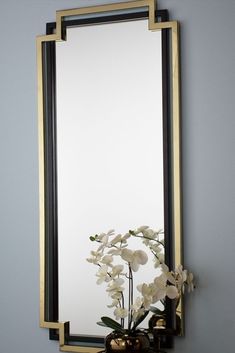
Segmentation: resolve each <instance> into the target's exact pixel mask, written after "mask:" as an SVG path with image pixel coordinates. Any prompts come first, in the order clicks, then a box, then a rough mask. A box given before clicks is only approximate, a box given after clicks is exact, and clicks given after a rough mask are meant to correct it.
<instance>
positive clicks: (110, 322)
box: [101, 316, 125, 333]
mask: <svg viewBox="0 0 235 353" xmlns="http://www.w3.org/2000/svg"><path fill="white" fill-rule="evenodd" d="M101 320H102V322H103V324H104V325H105V326H106V327H110V328H111V329H113V330H115V331H119V332H123V333H124V332H125V330H124V329H123V327H122V326H121V325H120V324H119V322H117V321H115V320H113V319H111V318H110V317H108V316H102V317H101Z"/></svg>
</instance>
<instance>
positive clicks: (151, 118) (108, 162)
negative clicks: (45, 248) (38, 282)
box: [56, 20, 164, 336]
mask: <svg viewBox="0 0 235 353" xmlns="http://www.w3.org/2000/svg"><path fill="white" fill-rule="evenodd" d="M56 68H57V69H56V82H57V86H56V91H57V161H58V162H57V171H58V172H57V178H58V244H59V320H60V321H70V332H71V333H72V334H76V333H78V332H79V333H81V334H84V335H89V334H90V333H91V332H92V334H94V335H95V336H97V335H105V334H106V333H107V331H105V329H104V328H103V327H100V326H98V325H97V324H96V322H97V321H99V320H100V317H101V316H102V315H106V316H110V315H111V313H112V312H111V311H112V309H108V308H107V304H108V296H106V295H104V287H103V286H97V285H96V280H95V272H94V268H93V267H92V266H91V265H90V264H89V263H88V262H87V261H86V258H87V257H88V256H89V253H90V250H91V249H92V244H91V243H90V241H89V236H90V235H92V234H96V233H101V232H103V231H105V232H106V231H108V230H109V229H112V228H114V229H115V230H116V231H117V232H120V233H123V232H126V231H128V230H129V229H134V228H137V227H138V226H139V225H143V224H147V225H149V226H151V227H152V228H154V229H163V228H164V201H163V124H162V120H163V118H162V38H161V31H155V32H152V31H149V30H148V21H147V20H136V21H130V22H122V23H112V24H98V25H93V26H84V27H72V28H68V29H67V40H66V41H65V42H57V43H56ZM132 246H133V248H134V249H139V248H141V247H143V246H144V245H143V244H142V243H141V242H140V241H138V240H136V244H133V245H132ZM149 258H150V259H149V266H143V269H142V271H140V272H138V273H137V277H136V283H141V282H143V281H147V282H151V281H152V279H153V278H154V277H155V276H156V270H155V269H154V268H153V266H152V263H151V261H152V256H151V253H150V254H149ZM81 274H82V275H81ZM88 297H89V298H90V300H87V298H88Z"/></svg>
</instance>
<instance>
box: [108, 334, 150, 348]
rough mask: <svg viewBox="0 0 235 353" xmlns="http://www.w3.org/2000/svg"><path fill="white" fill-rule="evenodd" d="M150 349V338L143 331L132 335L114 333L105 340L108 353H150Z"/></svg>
mask: <svg viewBox="0 0 235 353" xmlns="http://www.w3.org/2000/svg"><path fill="white" fill-rule="evenodd" d="M149 349H150V340H149V337H148V335H147V333H144V332H141V331H137V332H134V333H132V334H131V335H129V334H122V333H119V332H112V333H110V334H109V335H108V336H107V337H106V339H105V352H106V353H121V352H122V353H148V352H149Z"/></svg>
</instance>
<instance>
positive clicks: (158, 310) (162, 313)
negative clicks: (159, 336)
mask: <svg viewBox="0 0 235 353" xmlns="http://www.w3.org/2000/svg"><path fill="white" fill-rule="evenodd" d="M149 310H150V311H151V312H152V313H154V314H158V315H164V314H165V311H164V310H160V309H158V308H155V306H150V308H149Z"/></svg>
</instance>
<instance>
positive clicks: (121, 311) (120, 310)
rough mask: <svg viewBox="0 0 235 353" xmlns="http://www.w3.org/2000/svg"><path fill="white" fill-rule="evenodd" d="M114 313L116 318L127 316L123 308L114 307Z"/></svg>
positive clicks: (126, 311)
mask: <svg viewBox="0 0 235 353" xmlns="http://www.w3.org/2000/svg"><path fill="white" fill-rule="evenodd" d="M114 315H115V317H116V320H119V319H124V318H125V317H127V316H128V310H127V309H125V308H116V309H115V310H114Z"/></svg>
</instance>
